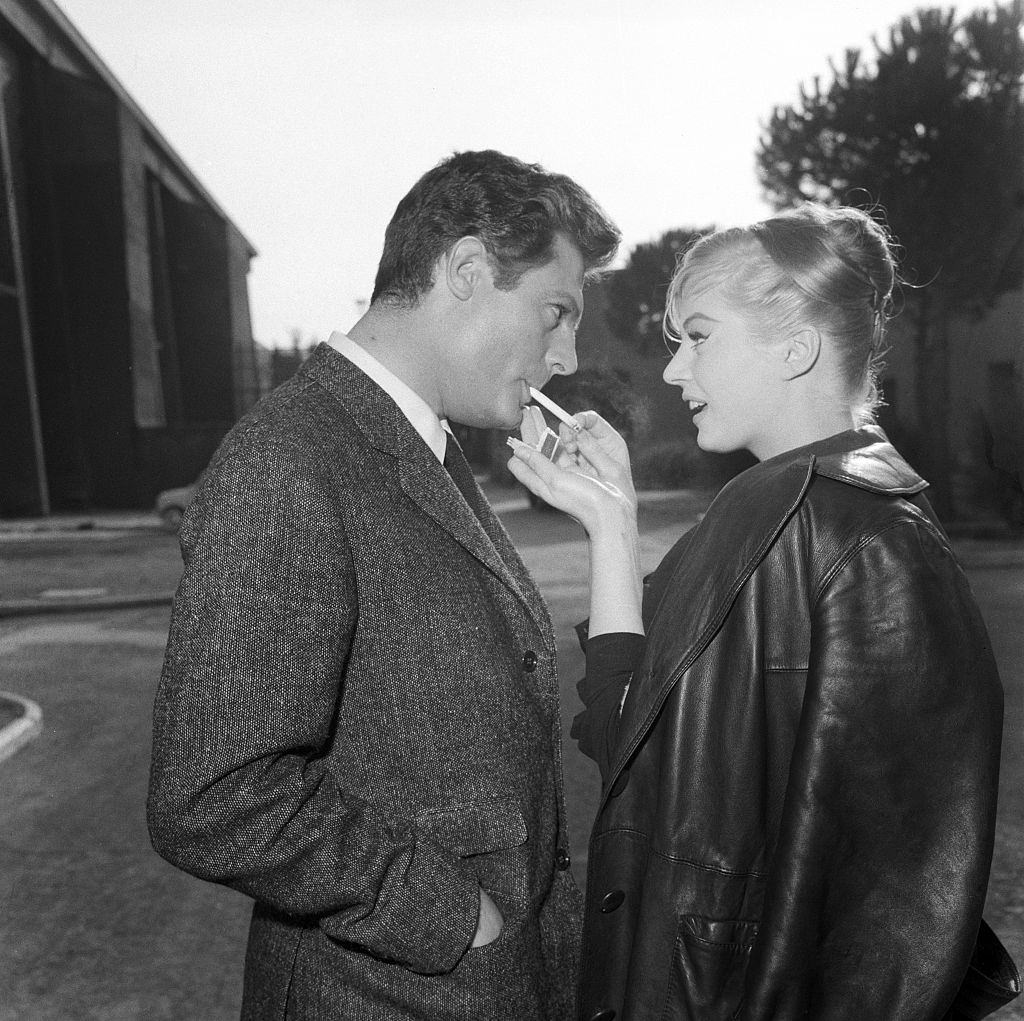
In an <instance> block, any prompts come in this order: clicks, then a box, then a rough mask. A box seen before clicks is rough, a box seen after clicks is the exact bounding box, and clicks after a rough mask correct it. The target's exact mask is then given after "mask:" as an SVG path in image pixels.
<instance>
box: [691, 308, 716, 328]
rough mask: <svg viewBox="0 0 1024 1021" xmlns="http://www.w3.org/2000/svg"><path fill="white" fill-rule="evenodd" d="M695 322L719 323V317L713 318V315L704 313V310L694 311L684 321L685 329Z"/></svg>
mask: <svg viewBox="0 0 1024 1021" xmlns="http://www.w3.org/2000/svg"><path fill="white" fill-rule="evenodd" d="M695 322H705V323H717V322H718V320H717V319H712V318H711V316H706V315H704V313H703V312H694V313H693V315H690V316H687V317H686V320H685V322H684V323H683V330H684V331H685V330H688V329H689V328H690V327H691V326H692V325H693V324H694V323H695Z"/></svg>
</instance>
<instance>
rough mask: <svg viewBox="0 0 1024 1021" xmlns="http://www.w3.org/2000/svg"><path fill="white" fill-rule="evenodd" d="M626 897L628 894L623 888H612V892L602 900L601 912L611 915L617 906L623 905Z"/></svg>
mask: <svg viewBox="0 0 1024 1021" xmlns="http://www.w3.org/2000/svg"><path fill="white" fill-rule="evenodd" d="M625 899H626V895H625V894H624V893H623V892H622V891H621V890H612V892H611V893H609V894H607V895H606V896H605V898H604V900H603V901H601V912H602V914H605V915H610V914H611V913H612V912H613V911H614V910H615V909H616V908H617V907H620V906H621V905H622V902H623V901H624V900H625Z"/></svg>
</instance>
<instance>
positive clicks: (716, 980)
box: [663, 915, 757, 1021]
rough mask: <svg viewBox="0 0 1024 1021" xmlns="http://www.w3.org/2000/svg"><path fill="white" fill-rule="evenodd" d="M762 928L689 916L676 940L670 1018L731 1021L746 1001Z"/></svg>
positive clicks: (668, 1005) (667, 1009) (666, 1013)
mask: <svg viewBox="0 0 1024 1021" xmlns="http://www.w3.org/2000/svg"><path fill="white" fill-rule="evenodd" d="M756 938H757V922H754V921H744V920H739V919H731V920H719V919H714V918H705V917H703V916H701V915H683V916H682V918H681V919H680V922H679V929H678V932H677V935H676V946H675V952H674V955H673V961H672V976H671V980H670V983H669V994H668V1002H667V1003H666V1005H665V1011H664V1015H663V1016H664V1018H665V1019H669V1018H675V1017H678V1016H680V1015H682V1016H684V1017H699V1018H701V1019H706V1021H728V1019H729V1018H732V1017H734V1016H735V1014H736V1011H737V1010H738V1009H739V1005H740V1001H741V1000H742V998H743V979H744V976H745V975H746V971H747V963H748V962H749V960H750V950H751V948H752V947H753V945H754V940H755V939H756Z"/></svg>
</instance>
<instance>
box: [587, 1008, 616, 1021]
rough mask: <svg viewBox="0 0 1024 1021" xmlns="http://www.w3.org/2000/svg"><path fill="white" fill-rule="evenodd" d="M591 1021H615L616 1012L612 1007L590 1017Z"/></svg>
mask: <svg viewBox="0 0 1024 1021" xmlns="http://www.w3.org/2000/svg"><path fill="white" fill-rule="evenodd" d="M590 1021H615V1011H614V1010H612V1009H611V1008H610V1007H609V1008H607V1009H606V1010H599V1011H598V1012H597V1013H596V1014H591V1015H590Z"/></svg>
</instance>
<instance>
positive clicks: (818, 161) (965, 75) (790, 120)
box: [757, 0, 1024, 499]
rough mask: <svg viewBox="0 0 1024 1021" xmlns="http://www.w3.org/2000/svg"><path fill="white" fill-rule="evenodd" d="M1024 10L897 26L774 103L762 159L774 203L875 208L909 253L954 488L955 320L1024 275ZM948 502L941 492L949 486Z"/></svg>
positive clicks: (927, 393)
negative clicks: (795, 98)
mask: <svg viewBox="0 0 1024 1021" xmlns="http://www.w3.org/2000/svg"><path fill="white" fill-rule="evenodd" d="M1022 24H1024V2H1022V0H1013V2H1012V3H1010V4H1009V5H1005V6H998V5H997V6H995V7H994V8H993V9H991V10H986V11H976V12H974V13H972V14H970V15H968V16H967V17H965V18H963V19H962V20H959V21H958V20H957V19H956V16H955V11H953V10H942V9H939V8H931V9H924V10H919V11H918V12H916V13H915V14H914V15H912V16H909V17H906V18H903V19H901V21H900V22H899V23H898V24H897V25H895V26H894V27H893V28H892V29H891V30H890V32H889V38H888V40H887V44H886V45H883V44H881V43H879V42H878V40H877V39H876V40H874V45H875V51H876V52H875V55H874V58H873V60H870V61H869V60H865V59H864V58H863V57H862V54H861V52H860V51H859V50H848V51H847V52H846V55H845V60H844V61H843V64H842V66H841V67H837V66H836V65H835V64H834V63H833V64H830V69H831V72H832V82H831V84H829V85H828V86H827V87H824V86H823V85H822V82H821V80H820V78H815V79H814V81H813V83H812V84H811V85H810V86H809V87H808V86H804V87H801V90H800V100H799V102H798V103H797V104H795V105H793V106H783V107H777V108H776V109H775V110H774V112H773V113H772V116H771V119H770V121H769V122H768V124H767V125H766V126H765V131H764V135H763V137H762V139H761V143H760V147H759V151H758V154H757V162H758V173H759V177H760V180H761V183H762V185H763V187H764V189H765V193H766V195H767V197H768V199H769V201H771V202H772V203H773V205H775V206H776V208H781V207H785V206H789V205H793V204H796V203H799V202H801V201H805V200H815V201H821V202H825V203H854V204H857V203H858V202H861V203H864V201H865V200H866V204H867V205H869V206H874V204H876V203H877V205H878V206H879V207H881V209H882V210H884V213H885V217H886V219H887V221H888V223H889V226H890V228H891V230H892V231H893V233H894V235H895V236H896V238H897V239H898V241H899V243H900V246H901V248H902V264H903V271H904V274H905V276H906V278H907V280H908V283H910V284H911V285H917V286H911V287H910V288H909V289H908V290H907V292H906V294H905V298H906V304H907V312H908V313H909V314H910V315H911V316H912V320H913V323H914V327H915V341H916V343H915V348H916V365H917V371H916V386H917V391H918V400H917V404H918V408H919V411H920V426H921V431H922V433H923V435H925V436H927V437H928V438H929V442H930V443H932V448H931V457H930V461H931V463H930V464H929V465H927V466H926V467H927V468H928V470H929V471H930V473H931V474H932V475H933V476H934V477H935V480H936V481H938V482H948V476H949V441H948V437H947V435H946V429H945V414H944V411H945V408H946V405H947V403H948V363H947V357H948V355H947V345H946V343H945V331H944V327H945V323H946V322H947V319H948V316H949V315H950V314H952V313H963V312H970V313H975V314H978V313H980V311H981V310H983V309H984V308H986V307H988V306H990V305H991V304H992V303H993V302H994V301H995V299H996V298H997V297H998V296H999V295H1000V294H1001V293H1004V292H1005V291H1007V290H1011V289H1014V288H1017V287H1019V286H1020V285H1021V281H1022V278H1024V264H1022V259H1021V252H1022V244H1021V241H1022V226H1021V224H1022V219H1024V215H1022V211H1024V112H1022V105H1021V100H1022V86H1024V38H1022ZM939 495H940V499H941V498H942V497H943V495H944V494H943V493H942V492H941V489H940V493H939Z"/></svg>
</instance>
